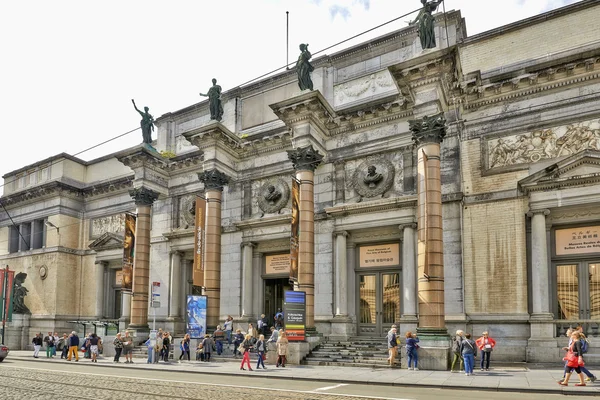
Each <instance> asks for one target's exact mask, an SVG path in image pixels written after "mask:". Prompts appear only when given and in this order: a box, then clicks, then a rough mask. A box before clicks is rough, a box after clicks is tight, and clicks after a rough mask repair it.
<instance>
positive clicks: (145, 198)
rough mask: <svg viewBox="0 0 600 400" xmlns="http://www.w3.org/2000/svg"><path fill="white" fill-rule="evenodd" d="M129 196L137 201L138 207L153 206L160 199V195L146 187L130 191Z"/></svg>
mask: <svg viewBox="0 0 600 400" xmlns="http://www.w3.org/2000/svg"><path fill="white" fill-rule="evenodd" d="M129 195H130V196H131V198H133V200H134V201H135V205H136V206H151V205H152V204H153V203H154V202H155V201H156V199H158V193H157V192H155V191H154V190H151V189H148V188H146V187H145V186H140V187H139V188H134V189H130V190H129Z"/></svg>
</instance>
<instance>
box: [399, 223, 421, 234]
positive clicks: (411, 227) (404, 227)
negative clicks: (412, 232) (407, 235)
mask: <svg viewBox="0 0 600 400" xmlns="http://www.w3.org/2000/svg"><path fill="white" fill-rule="evenodd" d="M406 228H409V229H417V223H416V222H408V223H405V224H400V225H398V229H400V232H404V229H406Z"/></svg>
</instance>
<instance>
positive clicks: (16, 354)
mask: <svg viewBox="0 0 600 400" xmlns="http://www.w3.org/2000/svg"><path fill="white" fill-rule="evenodd" d="M9 359H15V360H20V361H29V363H27V365H31V366H32V367H33V366H34V364H38V365H39V366H42V365H45V363H53V364H61V363H62V364H68V363H69V362H68V361H65V360H60V358H59V359H56V358H54V359H46V358H45V357H40V358H39V359H34V358H33V357H32V353H31V352H30V351H12V352H11V353H10V354H9V356H8V358H7V359H6V361H8V360H9ZM255 363H256V361H255V360H254V362H253V363H252V364H253V366H254V364H255ZM70 364H75V362H74V361H72V362H71V363H70ZM81 364H86V365H92V363H91V361H90V360H88V359H80V361H79V365H81ZM93 365H97V366H99V367H105V368H110V369H115V370H117V369H118V370H121V371H122V370H123V369H134V370H140V369H141V370H154V371H156V370H159V371H160V370H162V371H173V372H187V373H198V374H213V375H224V376H244V377H249V376H254V377H260V378H269V379H285V380H291V381H299V380H304V381H318V382H329V383H331V382H333V383H337V384H340V383H341V384H344V383H347V384H369V385H393V386H400V387H420V388H437V389H454V390H465V389H470V390H484V391H494V392H525V393H540V394H542V393H547V394H571V395H581V396H583V395H591V396H600V381H598V383H595V384H591V383H589V382H588V386H586V387H574V386H573V385H574V384H575V383H576V382H577V380H575V379H572V380H571V383H570V386H569V387H562V386H560V385H558V384H557V380H558V379H560V378H561V377H562V368H561V367H560V365H557V366H556V367H544V366H537V365H525V364H515V365H506V366H501V365H499V366H497V367H496V368H494V366H493V365H492V370H491V371H489V372H479V371H476V372H475V374H474V376H465V375H464V374H459V373H450V372H446V371H423V370H421V371H407V370H404V369H402V370H401V369H372V368H361V367H330V366H327V367H319V366H302V365H301V366H290V365H288V366H287V367H286V368H275V367H274V366H271V365H268V364H267V368H268V369H266V370H262V369H261V370H258V371H257V370H255V371H252V372H250V371H241V370H240V369H239V364H237V363H232V362H212V363H199V362H194V361H192V362H182V363H177V362H170V363H162V362H161V363H160V364H146V363H144V360H142V359H134V364H124V363H119V364H114V363H113V362H112V358H107V359H105V358H99V360H98V363H96V364H93ZM103 369H104V368H103ZM573 378H574V377H573ZM232 381H233V382H235V379H234V380H232ZM205 398H210V397H205ZM315 399H316V397H315Z"/></svg>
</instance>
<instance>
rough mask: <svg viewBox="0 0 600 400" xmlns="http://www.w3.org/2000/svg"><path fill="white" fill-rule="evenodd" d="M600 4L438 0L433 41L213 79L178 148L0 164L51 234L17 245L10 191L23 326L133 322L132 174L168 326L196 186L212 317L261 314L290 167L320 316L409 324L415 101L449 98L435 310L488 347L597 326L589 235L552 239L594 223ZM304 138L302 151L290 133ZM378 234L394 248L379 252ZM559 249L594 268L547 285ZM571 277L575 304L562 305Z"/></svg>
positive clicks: (9, 235)
mask: <svg viewBox="0 0 600 400" xmlns="http://www.w3.org/2000/svg"><path fill="white" fill-rule="evenodd" d="M599 11H600V5H598V4H597V3H596V2H594V1H591V0H585V1H581V2H578V3H576V4H574V5H571V6H568V7H565V8H562V9H559V10H556V11H553V12H549V13H546V14H543V15H540V16H537V17H533V18H530V19H527V20H523V21H519V22H517V23H514V24H511V25H509V26H506V27H502V28H499V29H497V30H493V31H489V32H485V33H482V34H479V35H476V36H472V37H468V36H467V35H466V27H465V22H464V20H463V19H462V17H461V14H460V12H457V11H452V12H450V13H448V14H446V15H445V16H444V15H443V14H438V15H437V16H436V18H437V20H438V21H439V22H440V24H441V23H444V25H445V24H447V26H448V29H447V32H448V33H449V37H446V29H439V28H438V29H436V34H437V35H438V40H437V41H436V42H437V43H438V48H435V49H430V50H426V51H422V50H421V49H420V44H419V40H418V37H417V35H416V31H415V28H414V27H407V28H405V29H401V30H399V31H395V32H391V33H389V34H386V35H384V36H382V37H379V38H377V39H374V40H373V41H371V42H369V43H363V44H360V45H357V46H354V47H352V48H350V49H347V50H344V51H341V52H338V53H335V54H332V55H330V56H323V57H320V58H316V59H315V60H313V64H314V66H315V71H314V73H313V77H312V78H313V82H314V84H315V91H312V92H309V91H303V92H301V91H300V90H299V89H298V87H297V83H296V73H295V71H289V72H288V71H286V72H282V73H279V74H276V75H274V76H272V77H270V78H269V79H267V80H261V81H257V82H256V83H253V84H250V85H247V86H245V87H243V88H236V89H232V90H230V91H225V92H224V93H223V109H224V115H223V119H222V121H220V122H216V121H211V120H210V119H209V110H208V103H207V102H201V103H198V104H194V105H191V106H189V107H187V108H185V109H182V110H178V111H174V112H171V113H168V114H165V115H163V116H161V117H160V118H159V119H157V127H158V139H157V141H156V142H155V144H154V145H155V147H156V149H157V150H159V151H163V150H164V151H169V152H173V153H175V154H176V157H174V158H171V159H166V158H162V157H160V155H158V153H156V152H154V151H153V150H152V149H149V148H147V147H144V146H140V147H136V148H132V149H127V150H124V151H122V152H119V153H116V154H111V155H108V156H105V157H103V158H101V159H97V160H93V161H90V162H85V161H82V160H79V159H76V158H74V157H71V156H68V155H66V154H61V155H58V156H56V157H53V158H50V159H47V160H43V161H40V162H39V163H36V164H34V165H30V166H27V167H25V168H21V169H19V170H17V171H14V172H11V173H9V174H7V175H5V176H4V179H5V182H13V181H14V182H13V183H10V184H8V185H7V186H6V190H5V193H4V196H3V197H2V199H0V200H1V201H2V202H3V204H4V205H5V206H6V208H7V210H8V211H9V212H10V214H11V217H12V218H13V220H14V221H15V223H16V224H17V225H19V226H20V227H21V228H19V229H23V230H22V231H21V232H24V233H28V234H29V235H31V236H30V237H32V238H33V237H34V236H35V235H36V232H37V234H39V235H42V237H43V245H42V246H40V247H39V248H34V246H30V248H24V247H26V246H24V245H23V244H21V243H19V242H20V239H19V237H18V236H15V234H16V231H14V227H12V228H11V226H10V225H11V224H10V221H9V220H8V218H7V215H6V213H4V212H0V243H1V244H3V245H2V246H0V260H1V261H2V262H3V263H4V264H8V265H9V266H10V267H11V268H12V269H15V270H17V271H19V272H21V271H23V272H27V273H28V276H29V278H28V280H27V282H26V284H25V285H26V287H28V289H29V295H28V296H27V297H26V304H27V305H28V307H29V308H30V309H31V311H32V315H31V318H30V319H29V325H30V330H31V332H34V331H38V330H41V331H46V330H50V329H54V328H56V329H62V328H65V329H67V328H70V327H75V326H76V325H73V323H72V322H70V321H74V320H80V321H81V320H87V321H96V320H104V321H112V322H115V321H117V320H118V321H119V324H120V327H121V328H123V327H125V326H127V325H128V324H129V323H130V322H131V316H132V314H131V309H132V305H131V301H130V296H129V295H126V294H120V292H119V290H118V289H119V268H120V265H121V259H122V245H123V239H122V235H123V229H122V219H123V216H124V213H126V212H135V209H136V205H135V204H134V201H133V200H132V199H131V198H130V197H129V195H128V192H129V191H130V190H132V189H137V188H140V187H145V188H147V189H149V190H151V191H153V193H155V194H156V196H157V199H156V201H154V203H153V204H152V205H151V206H150V209H151V224H150V226H149V227H148V228H147V229H148V235H149V242H150V247H149V249H148V257H149V268H150V276H149V281H150V282H159V283H160V294H161V300H162V301H161V304H160V307H158V308H156V309H154V310H155V311H156V320H157V323H158V324H159V325H160V326H161V327H163V328H166V329H167V330H172V331H175V332H177V333H181V332H183V330H184V322H185V317H186V314H185V299H186V295H187V294H191V293H192V259H193V252H194V247H193V246H194V217H193V212H192V210H193V202H194V199H195V196H197V195H200V196H203V197H206V198H209V199H213V200H214V201H213V203H212V205H211V207H213V208H211V217H210V220H211V221H213V222H214V221H219V220H220V223H219V227H220V229H214V230H213V231H211V238H212V239H211V240H213V239H214V240H213V241H212V242H211V243H216V245H215V246H216V247H215V246H213V247H214V248H211V249H210V260H209V264H208V265H209V271H210V279H211V283H210V287H209V286H207V289H208V290H209V291H210V294H209V297H210V298H212V299H213V300H212V303H211V305H210V319H211V324H212V325H215V324H216V323H217V322H218V321H223V320H224V318H225V317H226V316H227V315H231V316H233V317H234V319H235V321H236V323H237V324H238V326H241V327H242V328H245V324H246V323H247V322H248V321H255V320H256V318H257V317H258V316H259V315H260V314H261V313H266V314H268V315H272V313H273V312H274V308H276V307H280V306H281V298H280V297H277V296H278V295H277V294H276V293H277V291H282V290H283V289H284V285H287V279H286V278H287V274H286V273H283V274H271V275H269V274H268V271H267V268H266V265H265V263H266V257H267V256H269V255H276V254H285V253H289V251H290V244H289V237H290V231H291V230H290V221H291V218H292V217H291V208H292V206H291V197H290V189H291V180H292V177H293V176H295V177H296V178H298V179H300V180H302V182H304V183H303V185H310V188H309V187H308V186H301V187H302V189H301V190H302V193H304V197H303V200H301V202H302V201H304V203H303V205H302V206H301V221H304V223H306V224H307V225H305V228H306V231H310V230H312V231H313V235H311V237H310V238H306V236H305V238H304V239H306V240H307V241H306V242H303V243H304V244H302V245H301V254H302V255H301V258H302V257H306V258H304V260H305V261H303V263H310V264H311V267H310V268H309V270H306V271H304V272H302V270H301V274H304V275H302V276H303V278H301V279H300V282H299V283H298V285H299V287H300V288H301V289H303V290H306V291H307V293H309V292H310V293H312V292H314V295H311V296H310V297H311V300H310V301H311V302H313V303H312V304H314V306H312V307H311V310H312V311H313V312H312V313H311V315H310V318H314V322H312V320H311V323H314V327H316V329H317V331H318V332H320V333H322V334H324V335H326V336H331V337H348V336H354V335H362V334H365V335H375V336H382V335H383V334H384V333H385V331H386V330H387V329H389V326H390V325H391V324H392V323H396V324H399V325H400V329H401V330H409V329H410V330H413V329H415V328H416V327H417V326H419V325H420V322H421V321H420V320H419V304H421V307H423V304H425V303H423V299H420V300H419V299H418V298H417V297H418V290H417V281H418V280H419V279H421V278H422V276H421V275H422V274H421V273H420V272H419V271H420V269H419V270H418V269H417V265H418V263H417V255H418V251H417V245H418V243H419V236H418V235H419V234H418V231H419V227H418V226H417V222H420V220H419V219H418V216H419V213H418V204H419V202H418V196H417V193H418V192H417V183H418V181H419V173H418V163H419V155H418V152H417V148H416V146H415V144H416V145H419V143H413V137H412V134H411V130H410V123H409V121H411V120H416V119H421V118H423V117H425V116H431V115H437V114H443V117H444V119H445V121H446V123H445V127H446V130H445V133H446V135H445V137H444V138H443V141H442V142H441V145H440V146H439V152H440V155H439V162H435V163H433V164H436V165H437V164H439V166H440V167H439V179H438V180H439V184H440V186H441V214H442V218H441V226H437V225H439V223H437V222H435V224H436V227H435V228H436V229H438V230H439V228H441V231H440V232H441V233H438V234H437V235H438V236H439V237H437V241H438V242H440V240H441V242H443V248H440V249H438V250H439V251H438V252H437V253H436V255H437V256H438V258H439V259H440V260H439V261H442V262H443V274H442V276H443V283H442V286H443V287H439V288H438V289H439V290H438V293H439V296H438V297H437V298H436V302H440V301H441V300H442V299H443V300H444V303H445V304H443V309H444V313H445V325H446V327H447V328H448V330H450V331H453V330H455V329H458V328H460V329H463V330H466V331H468V332H472V333H473V334H474V335H480V334H481V332H482V331H483V330H489V331H490V334H491V336H493V337H495V339H496V340H497V341H498V342H499V343H500V344H501V345H500V346H499V347H498V349H497V351H495V353H494V357H495V358H496V359H503V360H510V361H525V360H527V361H550V360H551V361H556V360H558V359H559V347H560V345H561V344H562V342H561V339H559V338H558V335H559V334H561V333H562V332H563V331H564V328H565V327H566V326H569V325H573V324H575V323H577V322H578V321H581V322H583V323H584V324H586V328H588V329H590V330H591V332H589V333H592V334H598V322H597V321H598V319H600V304H598V301H597V300H595V299H597V298H600V292H598V291H599V290H600V278H599V277H598V276H597V275H595V274H596V273H595V272H593V273H592V271H595V269H598V270H599V271H600V252H593V251H591V252H590V251H588V252H584V253H582V254H575V255H563V254H561V253H560V252H557V246H558V245H559V244H557V242H556V240H555V237H556V234H555V232H556V230H557V229H571V228H572V229H576V228H579V227H581V228H586V227H588V228H589V227H595V226H599V225H600V222H599V221H600V215H598V213H597V211H596V210H597V209H599V208H600V207H599V206H600V182H598V181H599V180H600V178H599V176H600V167H599V165H600V162H599V161H598V160H599V158H600V123H599V122H598V107H597V104H598V99H599V97H600V96H598V95H597V93H598V92H600V73H599V71H600V45H599V44H598V43H599V41H600V34H599V33H598V32H597V29H595V27H596V21H595V19H594V15H597V14H598V12H599ZM444 19H445V21H444ZM438 25H439V24H438ZM559 32H561V33H560V34H559ZM532 43H533V44H535V45H533V44H532ZM425 133H426V132H425ZM425 139H426V138H421V139H419V140H425ZM308 148H310V149H312V150H311V151H312V152H313V153H312V155H310V154H309V155H307V154H300V152H302V151H305V150H306V149H308ZM315 154H316V155H318V157H317V158H318V159H317V158H314V159H313V161H314V162H313V163H312V164H311V162H309V161H310V160H309V161H307V160H308V159H310V157H316V156H315ZM307 157H308V158H307ZM215 193H216V194H218V196H217V197H214V196H216V194H215ZM211 196H213V197H211ZM306 196H309V197H310V198H307V197H306ZM219 202H220V203H219ZM311 202H314V204H312V203H311ZM217 205H219V206H218V207H220V208H219V210H220V213H219V212H218V211H219V210H217V209H215V208H214V207H217ZM436 209H437V210H438V212H439V205H438V206H437V208H436ZM36 221H38V222H36ZM39 221H42V224H41V225H40V223H39ZM45 221H47V222H49V223H51V224H43V222H45ZM432 223H433V222H431V221H430V222H429V224H430V225H431V224H432ZM52 226H55V227H58V228H59V229H55V228H52ZM32 232H33V233H32ZM436 232H437V231H436ZM309 239H310V240H309ZM441 242H440V243H441ZM32 243H33V242H32ZM36 243H37V242H36ZM207 243H208V239H207ZM219 243H220V244H219ZM384 245H385V246H388V247H389V249H390V250H389V252H390V253H389V254H388V255H387V256H385V257H383V258H384V259H385V260H393V261H390V262H391V264H386V262H387V261H382V257H376V256H375V257H372V258H371V259H369V254H372V252H373V251H374V250H373V249H374V248H378V247H380V246H384ZM395 249H397V250H395ZM386 251H387V250H386ZM369 252H371V253H369ZM365 260H366V261H365ZM369 262H375V263H376V264H377V267H373V266H369ZM42 265H45V266H46V267H48V275H47V277H46V278H45V279H43V280H42V279H41V278H40V276H39V269H40V267H41V266H42ZM303 265H304V264H303ZM565 265H577V267H576V268H578V269H579V270H580V271H584V269H586V268H587V269H589V271H591V272H590V276H591V278H590V279H589V280H585V279H584V280H582V281H581V282H579V284H578V287H579V288H581V290H579V292H577V293H575V294H574V293H571V292H572V291H571V292H569V293H566V292H565V290H566V291H568V290H569V289H568V288H566V289H565V288H564V287H563V286H561V287H560V290H559V289H557V285H562V282H564V278H563V277H562V276H561V275H560V274H561V273H562V271H563V270H564V268H563V267H564V266H565ZM580 275H581V276H584V275H586V276H587V274H580ZM302 279H304V280H302ZM597 279H598V280H597ZM303 285H304V286H303ZM442 289H443V290H442ZM597 292H598V293H597ZM565 293H566V294H565ZM565 296H566V297H565ZM568 296H575V297H576V300H577V301H578V303H577V304H578V305H577V306H576V307H575V308H573V306H572V305H570V306H569V307H570V308H569V315H570V318H569V319H568V320H565V318H564V312H563V311H564V307H566V306H565V305H564V304H566V303H565V302H566V300H565V299H567V297H568ZM214 299H216V300H214ZM569 299H571V298H569ZM571 300H572V299H571ZM139 311H140V309H139V307H137V308H136V313H139ZM574 315H576V318H575V317H574ZM136 318H138V315H137V314H136ZM438 319H439V318H438ZM142 320H143V319H142ZM19 321H21V322H20V323H23V320H19ZM136 321H138V322H139V318H138V319H137V320H136ZM20 329H21V328H20ZM88 329H89V328H88Z"/></svg>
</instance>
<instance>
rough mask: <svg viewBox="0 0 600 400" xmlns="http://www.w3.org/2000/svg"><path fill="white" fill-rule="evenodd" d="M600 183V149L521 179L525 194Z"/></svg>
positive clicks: (568, 159) (555, 164)
mask: <svg viewBox="0 0 600 400" xmlns="http://www.w3.org/2000/svg"><path fill="white" fill-rule="evenodd" d="M591 184H599V185H600V151H597V150H585V151H582V152H580V153H577V154H574V155H572V156H570V157H567V158H565V159H563V160H561V161H559V162H557V163H554V164H552V165H550V166H548V167H546V168H544V169H543V170H541V171H538V172H536V173H534V174H531V175H529V176H528V177H527V178H525V179H522V180H520V181H519V189H520V190H521V191H522V192H524V193H525V194H527V193H529V192H532V191H547V190H552V189H558V188H561V187H573V186H586V185H591Z"/></svg>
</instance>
